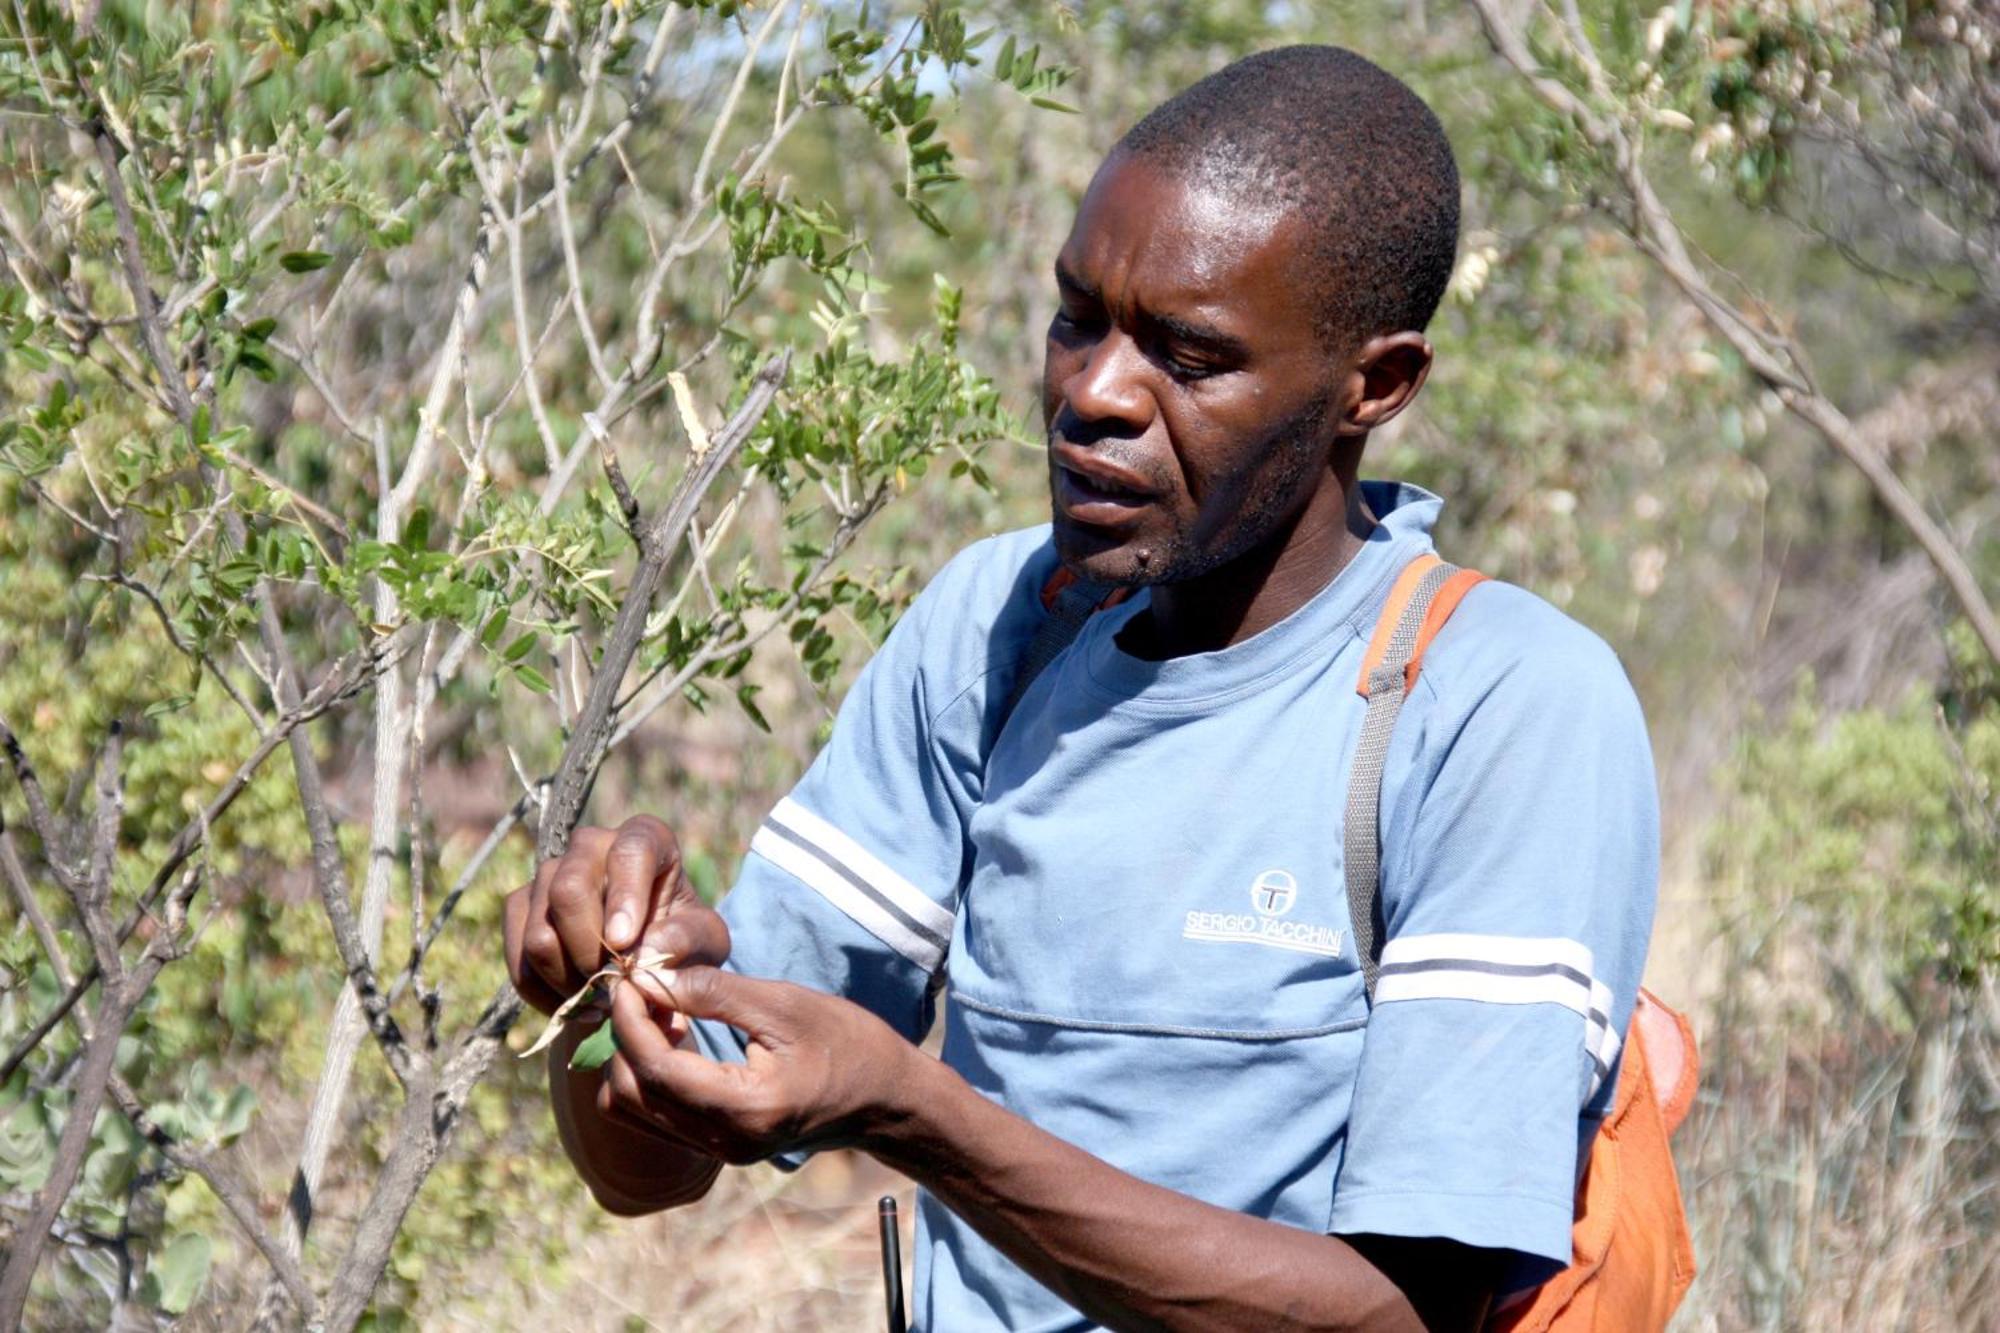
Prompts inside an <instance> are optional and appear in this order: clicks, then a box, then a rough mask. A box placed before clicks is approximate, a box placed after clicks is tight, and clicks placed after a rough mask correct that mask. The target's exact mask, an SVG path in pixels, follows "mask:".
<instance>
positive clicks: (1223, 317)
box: [1058, 152, 1312, 333]
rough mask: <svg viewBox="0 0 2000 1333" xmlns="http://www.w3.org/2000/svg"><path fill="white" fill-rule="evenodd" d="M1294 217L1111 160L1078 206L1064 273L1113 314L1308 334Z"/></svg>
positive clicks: (1151, 168)
mask: <svg viewBox="0 0 2000 1333" xmlns="http://www.w3.org/2000/svg"><path fill="white" fill-rule="evenodd" d="M1304 232H1305V228H1304V225H1303V223H1302V222H1301V221H1300V220H1299V218H1298V216H1297V215H1296V213H1295V212H1294V211H1293V210H1292V209H1290V208H1289V207H1287V206H1286V205H1284V204H1282V203H1280V202H1278V201H1276V200H1272V199H1269V198H1265V199H1259V198H1257V197H1256V195H1255V194H1254V193H1253V192H1251V191H1248V190H1245V189H1244V188H1242V186H1241V185H1239V184H1236V183H1233V182H1226V181H1222V180H1213V179H1211V180H1204V179H1203V176H1202V173H1199V172H1195V173H1183V172H1177V171H1172V170H1167V169H1164V168H1161V167H1159V166H1156V165H1154V164H1153V163H1151V162H1149V161H1147V160H1146V159H1144V158H1139V157H1133V156H1131V155H1129V154H1126V153H1123V152H1116V153H1113V154H1112V156H1111V157H1110V159H1109V160H1107V161H1106V162H1105V164H1104V165H1103V166H1102V167H1101V168H1099V170H1098V173H1097V176H1096V178H1095V179H1093V180H1092V181H1091V183H1090V189H1089V190H1088V191H1086V192H1085V194H1084V197H1083V202H1082V203H1081V204H1080V205H1079V206H1078V208H1077V213H1076V222H1075V223H1074V225H1073V226H1072V227H1071V228H1070V233H1069V238H1068V240H1067V241H1065V242H1064V244H1063V248H1062V252H1061V256H1060V258H1059V260H1058V263H1059V264H1060V266H1061V267H1062V268H1063V269H1064V270H1065V271H1066V272H1067V273H1068V274H1070V275H1071V276H1073V277H1075V278H1078V279H1080V280H1082V281H1083V282H1084V283H1085V284H1086V285H1087V286H1089V287H1090V288H1092V289H1094V290H1097V291H1100V292H1102V293H1104V295H1105V298H1106V300H1107V301H1109V302H1111V303H1112V304H1114V305H1118V306H1123V305H1126V304H1136V305H1137V306H1139V307H1141V308H1143V309H1147V310H1152V311H1156V312H1161V313H1173V314H1176V315H1181V316H1190V317H1198V318H1201V319H1204V320H1206V321H1208V322H1210V323H1214V324H1217V325H1220V326H1225V327H1228V328H1229V329H1231V330H1232V331H1240V332H1245V333H1269V332H1271V331H1273V330H1274V329H1286V328H1294V327H1297V328H1302V329H1303V330H1305V331H1309V330H1310V328H1311V324H1312V309H1311V304H1310V301H1309V299H1308V296H1307V292H1306V284H1304V283H1302V282H1300V281H1299V280H1298V275H1297V273H1296V271H1295V270H1296V269H1297V267H1298V265H1299V263H1300V262H1301V260H1302V258H1303V255H1304V253H1305V249H1306V245H1305V234H1304Z"/></svg>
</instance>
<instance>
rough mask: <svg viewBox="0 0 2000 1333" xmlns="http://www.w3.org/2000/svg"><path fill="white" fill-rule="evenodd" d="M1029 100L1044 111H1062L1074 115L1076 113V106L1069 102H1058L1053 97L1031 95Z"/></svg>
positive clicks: (1067, 114)
mask: <svg viewBox="0 0 2000 1333" xmlns="http://www.w3.org/2000/svg"><path fill="white" fill-rule="evenodd" d="M1028 101H1029V103H1030V104H1032V105H1034V106H1038V107H1040V108H1041V109H1042V110H1044V111H1060V112H1062V113H1063V114H1064V115H1066V116H1074V115H1075V114H1076V108H1075V107H1073V106H1071V105H1070V104H1069V103H1067V102H1058V101H1056V99H1055V98H1053V97H1030V98H1029V99H1028Z"/></svg>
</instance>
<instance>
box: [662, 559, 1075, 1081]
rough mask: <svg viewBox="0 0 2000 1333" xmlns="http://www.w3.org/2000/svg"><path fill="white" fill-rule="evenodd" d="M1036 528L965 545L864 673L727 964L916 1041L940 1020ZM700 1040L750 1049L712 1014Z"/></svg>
mask: <svg viewBox="0 0 2000 1333" xmlns="http://www.w3.org/2000/svg"><path fill="white" fill-rule="evenodd" d="M1037 536H1038V534H1037V533H1035V532H1033V531H1030V532H1027V533H1021V534H1010V535H1008V536H1006V537H1002V538H995V539H991V540H989V541H986V542H981V543H979V544H978V545H975V546H973V547H971V548H969V549H968V550H966V551H965V552H963V553H961V554H960V555H959V556H958V557H957V558H956V559H954V560H953V561H952V562H951V564H949V565H948V566H946V568H945V569H944V570H943V571H941V572H940V573H939V574H938V576H937V577H936V578H935V579H934V580H933V581H932V582H931V584H930V585H929V586H928V587H927V588H925V590H924V592H923V593H922V595H920V596H919V597H918V598H917V600H916V603H915V604H914V605H913V606H912V607H911V608H910V610H909V611H908V612H907V613H906V614H905V615H904V617H903V618H902V620H901V621H900V622H899V623H898V624H897V626H896V628H895V629H894V630H893V631H892V632H891V633H890V635H889V637H888V640H887V641H886V642H885V643H884V644H883V646H882V648H881V649H880V650H879V651H878V652H877V653H876V654H875V656H874V657H873V658H872V659H870V661H869V663H868V665H867V666H866V667H865V668H863V670H862V672H861V674H860V676H859V677H858V678H857V679H856V681H855V684H854V687H853V688H852V689H851V690H850V691H849V692H848V695H847V698H846V699H845V700H844V701H843V702H842V704H841V707H840V711H839V714H838V716H837V717H836V718H835V721H834V727H833V733H832V736H831V738H830V739H829V741H828V743H827V745H826V748H825V749H823V750H822V751H821V752H820V753H819V755H818V757H817V758H816V759H815V760H814V761H813V763H812V766H811V767H810V768H809V769H808V770H807V771H806V774H805V776H804V777H802V778H801V779H800V780H799V782H798V785H797V786H795V787H794V788H793V789H792V791H791V792H790V793H789V794H788V795H787V796H785V797H784V799H782V800H781V801H779V802H778V804H777V806H776V808H774V809H773V810H772V811H771V813H770V814H769V816H767V817H766V818H765V820H764V822H763V824H762V825H761V826H760V827H759V828H758V830H757V832H756V835H755V837H754V838H753V839H752V840H751V843H750V850H749V855H748V856H747V857H745V858H744V862H743V867H742V870H741V873H740V874H739V876H738V879H737V881H736V884H735V886H734V887H733V888H732V889H731V890H730V892H729V894H728V895H727V896H726V897H725V898H724V900H723V902H722V906H721V909H720V910H721V912H722V916H723V918H724V920H726V921H727V922H728V924H729V929H730V937H731V952H730V959H729V963H728V967H729V969H730V970H732V971H736V972H740V973H742V974H744V975H746V976H754V977H765V978H774V979H781V980H785V981H791V982H795V983H797V984H800V985H804V986H810V987H812V988H814V989H816V990H821V991H825V992H827V993H829V994H833V995H840V996H843V997H845V998H847V999H850V1000H853V1001H855V1002H856V1003H858V1004H861V1005H863V1006H865V1007H867V1008H868V1009H870V1010H872V1011H874V1013H876V1014H877V1015H878V1016H880V1017H881V1018H882V1019H883V1020H884V1021H886V1022H887V1023H889V1024H890V1025H891V1026H892V1027H894V1028H895V1029H896V1030H897V1031H899V1032H901V1033H902V1034H903V1035H904V1036H905V1037H907V1038H909V1039H910V1040H912V1041H916V1040H919V1039H921V1038H922V1036H923V1035H924V1033H925V1031H926V1030H928V1028H929V1026H930V1023H931V1018H932V1008H933V1006H932V1000H933V995H934V992H935V987H934V986H933V984H932V982H933V978H934V977H938V976H939V973H940V969H941V968H942V966H943V963H944V959H945V955H946V952H947V950H948V949H949V947H950V944H951V936H952V929H953V925H954V918H955V912H956V908H957V904H958V899H959V895H960V892H961V889H962V887H963V884H964V881H965V878H966V875H967V873H968V871H969V858H970V854H969V848H968V844H967V841H966V823H967V821H968V819H969V818H970V817H971V813H972V809H973V807H974V805H975V804H976V802H977V799H978V782H979V777H980V770H981V767H982V765H983V758H982V756H983V753H984V750H985V748H986V746H987V743H988V739H989V738H988V737H987V735H986V733H987V732H988V731H989V730H991V728H992V726H993V725H995V723H996V721H997V719H995V718H993V717H992V716H991V711H992V710H991V709H989V708H987V707H986V706H985V704H986V698H987V695H988V693H989V691H988V690H987V689H986V688H985V687H986V685H987V683H988V681H989V679H991V678H994V677H995V676H996V675H1000V676H1004V668H1006V667H1009V666H1011V665H1012V663H1013V661H1014V658H1015V653H1014V651H1013V647H1012V638H1013V637H1015V636H1017V634H1018V633H1019V630H1018V628H1017V627H1016V622H1017V621H1018V622H1021V623H1022V624H1027V625H1031V624H1032V619H1025V620H1024V619H1023V612H1022V608H1021V607H1020V605H1019V604H1020V603H1021V602H1022V601H1023V600H1024V599H1023V598H1022V597H1021V596H1020V595H1019V588H1018V585H1019V584H1020V583H1022V582H1024V581H1026V579H1027V578H1028V577H1029V573H1030V571H1028V570H1026V569H1025V568H1023V564H1024V553H1028V554H1032V553H1034V552H1036V551H1038V550H1039V547H1040V546H1042V545H1046V537H1045V533H1044V534H1040V540H1039V541H1038V540H1037ZM1029 563H1032V561H1030V562H1029ZM1026 600H1027V601H1028V604H1029V608H1030V609H1031V610H1032V609H1034V604H1033V602H1032V599H1026ZM695 1036H696V1039H697V1041H698V1042H699V1043H700V1045H701V1047H702V1048H703V1049H704V1050H705V1051H707V1052H708V1053H709V1054H710V1055H711V1056H714V1057H716V1058H719V1059H740V1058H741V1055H742V1036H741V1034H740V1033H737V1032H734V1031H733V1030H731V1029H729V1028H727V1027H725V1026H723V1025H720V1024H716V1023H702V1024H698V1025H697V1027H696V1032H695Z"/></svg>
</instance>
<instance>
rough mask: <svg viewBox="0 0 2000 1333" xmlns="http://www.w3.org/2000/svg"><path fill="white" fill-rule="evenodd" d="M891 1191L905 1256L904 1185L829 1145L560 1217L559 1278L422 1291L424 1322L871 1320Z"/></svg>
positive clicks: (622, 1329) (858, 1324)
mask: <svg viewBox="0 0 2000 1333" xmlns="http://www.w3.org/2000/svg"><path fill="white" fill-rule="evenodd" d="M890 1193H893V1194H895V1195H896V1196H897V1198H898V1200H899V1202H900V1204H901V1208H902V1216H903V1219H904V1220H903V1245H904V1248H905V1257H906V1259H907V1252H908V1246H909V1242H910V1228H911V1224H910V1220H909V1219H910V1216H911V1198H912V1188H911V1186H910V1185H909V1183H908V1182H907V1181H905V1180H903V1179H902V1178H901V1177H900V1176H896V1175H894V1174H893V1173H891V1172H889V1171H887V1170H886V1169H885V1168H882V1167H880V1166H877V1165H876V1164H875V1163H874V1162H873V1161H871V1160H870V1159H868V1158H865V1157H860V1156H857V1155H855V1154H852V1153H829V1154H825V1155H823V1156H821V1157H818V1158H815V1159H814V1160H813V1161H812V1162H811V1163H809V1164H808V1165H807V1166H806V1167H805V1169H803V1170H802V1171H799V1172H798V1173H796V1174H794V1175H785V1174H783V1173H781V1172H779V1171H777V1170H776V1169H774V1168H771V1167H754V1168H751V1169H748V1170H743V1171H729V1172H725V1173H724V1175H723V1177H722V1179H721V1180H720V1181H718V1182H717V1185H716V1188H715V1190H714V1191H713V1192H712V1193H711V1194H710V1195H709V1197H708V1198H707V1199H706V1200H704V1201H703V1202H701V1203H700V1204H697V1205H695V1206H693V1207H690V1208H684V1209H681V1210H679V1211H676V1212H672V1213H664V1214H660V1215H657V1216H654V1217H647V1218H639V1219H634V1220H630V1221H621V1220H617V1219H613V1220H611V1221H609V1222H608V1223H604V1224H601V1225H600V1224H596V1223H595V1222H594V1220H593V1221H585V1220H581V1219H571V1221H570V1223H569V1230H570V1232H571V1234H570V1236H569V1237H568V1240H569V1241H570V1244H571V1247H572V1256H573V1257H572V1260H571V1262H570V1263H569V1264H567V1265H565V1268H566V1270H567V1272H566V1276H565V1277H564V1278H563V1279H561V1280H556V1281H550V1282H546V1283H544V1284H541V1285H538V1286H537V1287H536V1288H535V1289H533V1290H530V1291H528V1292H526V1293H522V1292H520V1291H519V1289H518V1288H517V1287H515V1286H514V1285H513V1284H511V1283H509V1284H502V1286H501V1287H500V1288H499V1289H497V1290H495V1291H493V1292H491V1293H488V1294H487V1299H472V1300H468V1299H466V1293H465V1292H463V1291H460V1292H457V1293H452V1294H450V1295H447V1294H445V1293H434V1292H426V1298H427V1301H428V1302H429V1304H430V1305H431V1309H430V1311H429V1313H428V1314H426V1315H425V1317H424V1318H423V1325H424V1327H425V1328H427V1329H438V1330H450V1331H451V1333H487V1331H488V1330H491V1329H494V1328H499V1327H506V1328H510V1329H522V1330H530V1329H541V1330H549V1331H550V1333H555V1331H556V1330H560V1331H561V1333H639V1331H640V1330H660V1331H661V1333H681V1331H682V1330H692V1329H704V1330H706V1329H732V1330H739V1329H740V1330H744V1331H745V1333H851V1331H852V1330H855V1329H867V1328H874V1327H879V1326H880V1324H881V1322H882V1269H881V1252H880V1249H879V1248H878V1244H877V1240H876V1210H875V1203H876V1200H877V1199H878V1198H880V1197H881V1196H882V1195H883V1194H890ZM541 1222H542V1219H523V1221H522V1223H521V1228H522V1229H523V1235H522V1236H521V1238H520V1243H521V1244H523V1245H525V1244H528V1243H530V1238H529V1237H528V1236H527V1235H526V1234H525V1229H526V1228H529V1227H535V1226H538V1225H540V1224H541ZM504 1243H505V1242H504V1241H503V1244H504ZM908 1280H909V1278H908V1272H907V1267H906V1270H905V1275H904V1281H905V1283H906V1284H907V1283H908Z"/></svg>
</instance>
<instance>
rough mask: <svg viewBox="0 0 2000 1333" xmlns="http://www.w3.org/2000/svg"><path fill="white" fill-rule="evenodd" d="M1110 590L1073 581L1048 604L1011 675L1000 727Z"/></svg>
mask: <svg viewBox="0 0 2000 1333" xmlns="http://www.w3.org/2000/svg"><path fill="white" fill-rule="evenodd" d="M1111 591H1112V590H1111V588H1110V587H1109V586H1108V585H1106V584H1102V583H1086V582H1084V581H1083V580H1082V579H1073V580H1071V581H1070V582H1069V583H1068V584H1066V585H1065V586H1064V587H1063V588H1061V589H1060V590H1059V591H1058V592H1057V593H1056V594H1055V599H1054V601H1052V602H1050V603H1048V605H1047V607H1046V613H1045V614H1044V615H1043V616H1042V623H1041V624H1040V625H1037V626H1036V627H1035V637H1034V638H1033V639H1031V640H1029V642H1028V651H1027V652H1025V653H1023V654H1022V655H1021V666H1020V669H1019V670H1018V671H1016V672H1015V673H1014V688H1013V689H1012V690H1009V691H1008V693H1007V707H1006V710H1005V711H1004V712H1002V713H1001V715H1000V716H1001V719H1002V725H1003V726H1004V725H1005V719H1007V718H1009V717H1012V716H1013V715H1014V705H1015V704H1018V703H1020V702H1021V696H1022V695H1024V694H1026V693H1027V692H1028V687H1029V686H1030V685H1033V684H1034V683H1035V680H1036V678H1037V677H1039V676H1040V675H1041V674H1042V672H1043V671H1045V670H1047V669H1048V665H1049V663H1051V662H1053V661H1055V660H1056V658H1057V657H1059V656H1061V655H1062V650H1063V649H1065V648H1067V647H1069V645H1070V642H1071V640H1073V639H1075V638H1076V636H1077V633H1078V632H1079V631H1080V630H1082V629H1083V622H1084V621H1086V620H1089V619H1090V615H1091V612H1093V611H1095V610H1097V607H1098V604H1099V603H1101V602H1102V601H1103V600H1104V599H1105V598H1106V597H1108V596H1110V595H1111Z"/></svg>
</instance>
